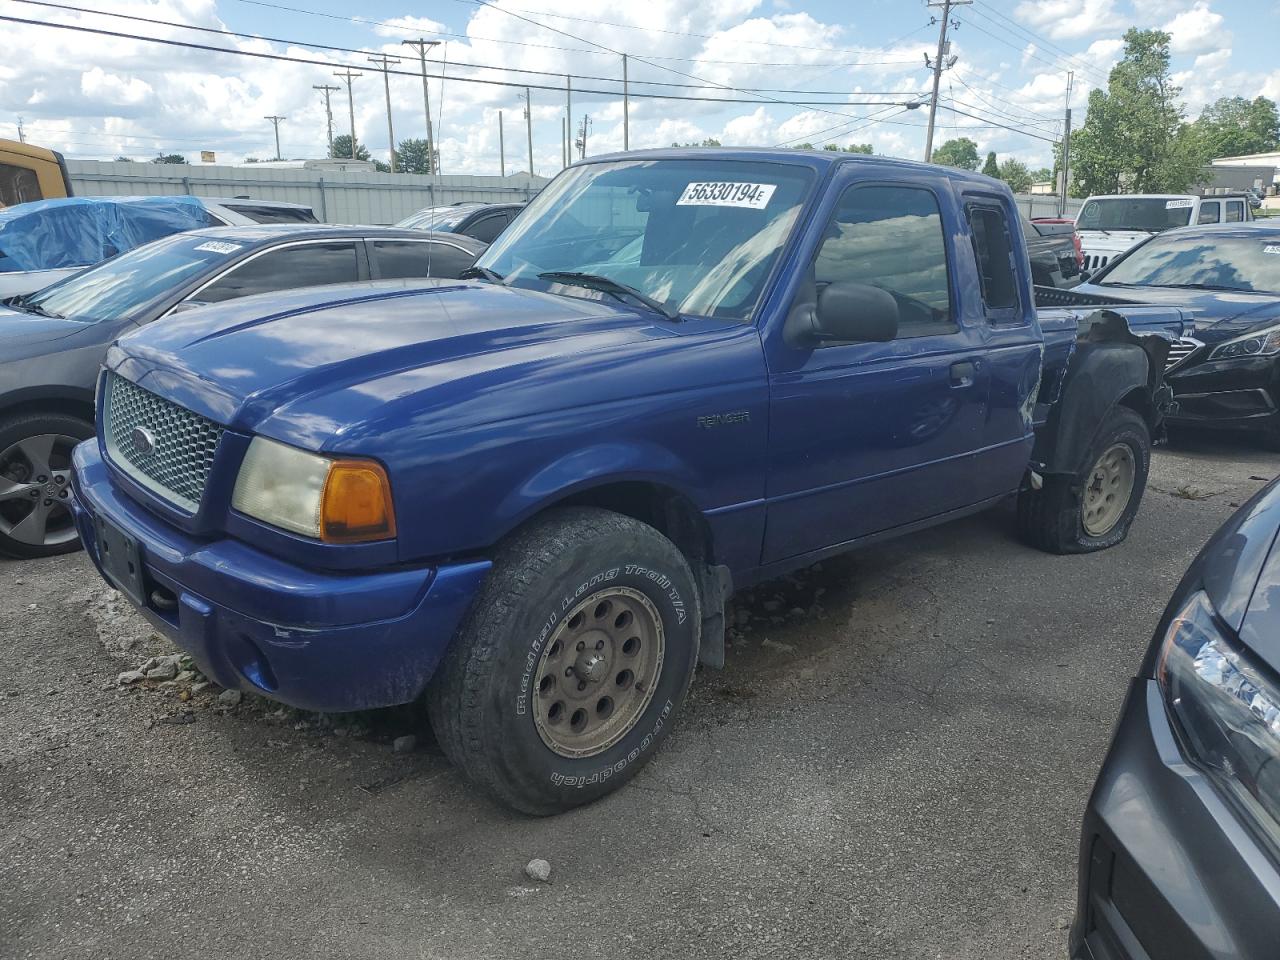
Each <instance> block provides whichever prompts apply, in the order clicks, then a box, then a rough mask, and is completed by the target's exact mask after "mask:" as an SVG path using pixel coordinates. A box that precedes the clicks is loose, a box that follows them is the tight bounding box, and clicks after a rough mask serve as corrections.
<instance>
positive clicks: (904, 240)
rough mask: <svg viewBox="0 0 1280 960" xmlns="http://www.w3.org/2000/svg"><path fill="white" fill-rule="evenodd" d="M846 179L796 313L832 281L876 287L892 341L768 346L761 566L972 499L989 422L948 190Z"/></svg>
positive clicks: (979, 339)
mask: <svg viewBox="0 0 1280 960" xmlns="http://www.w3.org/2000/svg"><path fill="white" fill-rule="evenodd" d="M847 180H848V185H847V186H846V187H845V189H844V190H843V191H842V192H841V193H840V195H839V199H838V200H837V202H836V204H835V208H834V210H832V212H831V213H830V215H829V219H828V223H827V227H826V230H825V231H824V233H823V235H822V237H821V239H820V240H819V241H818V245H817V249H816V250H815V252H814V255H813V257H812V259H811V261H810V263H809V267H808V269H809V270H810V271H811V276H810V277H809V278H808V282H806V283H804V284H802V285H801V290H800V292H799V293H798V294H797V303H798V302H799V301H800V300H801V299H803V298H806V297H814V298H815V302H816V294H817V292H818V291H820V290H821V289H822V287H823V286H825V285H826V284H829V283H833V282H837V281H847V282H853V283H860V284H869V285H873V286H876V287H879V288H881V289H883V290H887V291H888V292H889V293H891V294H892V295H893V296H894V299H895V300H896V301H897V302H898V306H899V311H900V318H901V319H900V323H899V327H898V334H897V337H896V338H895V339H893V340H891V341H889V342H885V343H817V344H815V343H812V342H797V343H787V344H783V343H779V344H778V348H779V349H778V351H777V353H778V355H777V356H776V357H773V358H771V361H770V366H771V390H772V400H771V413H770V423H771V428H770V451H769V457H770V465H769V478H768V503H769V506H768V520H767V528H766V532H765V544H764V555H763V562H764V563H771V562H775V561H779V560H785V559H787V558H790V557H795V556H799V555H802V554H805V553H808V552H811V551H814V550H819V549H822V548H824V547H828V546H833V545H836V544H840V543H844V542H846V541H849V540H854V539H857V538H860V537H865V536H868V535H871V534H874V533H878V532H880V531H882V530H887V529H891V528H893V527H898V526H902V525H904V524H909V523H912V522H915V521H918V520H923V519H926V518H929V517H933V516H937V515H939V514H943V513H946V512H948V511H951V510H955V509H957V508H960V507H964V506H967V505H969V504H972V503H975V502H976V501H978V500H979V499H981V498H980V496H979V493H978V489H977V484H976V483H975V473H976V472H977V471H976V470H975V464H974V460H973V458H972V457H971V456H970V455H971V454H973V453H975V452H976V451H978V450H979V449H980V448H981V446H982V443H983V424H984V421H985V419H986V412H987V389H988V381H989V378H988V374H987V370H986V362H985V353H984V337H983V334H984V325H983V323H982V320H981V318H980V317H979V318H966V317H962V316H960V315H959V307H958V303H959V299H960V298H959V297H958V296H957V292H956V291H957V283H956V277H955V267H956V260H957V257H958V256H959V255H960V250H959V248H958V246H957V237H963V236H964V231H963V227H962V225H960V224H958V223H953V222H950V221H951V219H952V218H953V217H954V209H955V207H954V203H952V202H943V201H944V200H946V201H949V200H950V185H949V184H948V183H947V182H946V181H945V180H942V179H940V178H939V179H932V178H919V179H913V181H912V185H911V186H903V185H901V184H900V183H893V184H888V183H886V184H878V183H875V182H867V181H854V180H853V178H852V176H849V177H847Z"/></svg>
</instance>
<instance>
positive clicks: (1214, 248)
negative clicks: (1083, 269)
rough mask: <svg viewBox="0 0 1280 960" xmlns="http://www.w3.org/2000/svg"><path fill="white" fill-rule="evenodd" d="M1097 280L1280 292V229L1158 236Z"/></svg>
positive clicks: (1118, 283)
mask: <svg viewBox="0 0 1280 960" xmlns="http://www.w3.org/2000/svg"><path fill="white" fill-rule="evenodd" d="M1098 283H1099V284H1100V285H1102V286H1107V285H1120V284H1127V285H1132V286H1139V287H1190V288H1192V289H1208V290H1239V291H1242V292H1245V293H1274V294H1280V231H1276V232H1273V231H1267V233H1266V235H1263V236H1241V235H1240V234H1236V235H1234V236H1231V235H1223V234H1222V233H1221V232H1217V231H1214V232H1212V233H1208V232H1206V233H1200V232H1196V233H1194V234H1192V235H1190V236H1188V235H1187V234H1186V233H1171V234H1169V235H1168V236H1165V237H1156V238H1155V239H1154V240H1151V241H1150V242H1148V243H1145V244H1143V245H1142V246H1141V247H1139V248H1138V249H1137V250H1134V251H1133V252H1132V253H1131V254H1129V256H1127V257H1125V258H1124V259H1123V260H1120V261H1119V262H1117V263H1116V265H1115V266H1114V267H1112V268H1111V269H1110V270H1108V271H1107V272H1106V273H1105V274H1104V275H1103V276H1102V277H1101V278H1099V280H1098Z"/></svg>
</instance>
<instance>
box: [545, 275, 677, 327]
mask: <svg viewBox="0 0 1280 960" xmlns="http://www.w3.org/2000/svg"><path fill="white" fill-rule="evenodd" d="M538 279H539V280H551V281H553V282H555V283H568V284H572V285H573V286H575V287H586V288H587V289H588V290H599V291H600V292H601V293H611V294H613V295H614V296H615V297H617V298H618V299H620V300H621V299H623V298H624V297H630V298H631V299H632V300H635V301H636V302H637V303H640V304H643V305H644V306H646V307H648V308H649V309H650V310H652V311H653V312H654V313H660V314H662V315H663V316H664V317H666V318H667V319H668V320H675V321H679V320H680V314H679V313H677V312H676V311H674V310H672V309H671V308H670V307H668V306H667V305H666V304H665V303H663V302H662V301H661V300H655V299H654V298H653V297H651V296H649V295H648V294H647V293H644V292H643V291H640V290H637V289H636V288H635V287H629V286H627V285H626V284H625V283H621V282H619V281H617V280H613V279H611V278H609V277H602V276H601V275H600V274H598V273H576V272H574V271H572V270H548V271H547V272H546V273H540V274H538Z"/></svg>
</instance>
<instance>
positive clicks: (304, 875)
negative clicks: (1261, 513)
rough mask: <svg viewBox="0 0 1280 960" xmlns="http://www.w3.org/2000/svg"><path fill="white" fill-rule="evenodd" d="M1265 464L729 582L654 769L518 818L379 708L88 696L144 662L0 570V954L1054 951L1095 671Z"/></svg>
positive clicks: (103, 691)
mask: <svg viewBox="0 0 1280 960" xmlns="http://www.w3.org/2000/svg"><path fill="white" fill-rule="evenodd" d="M1277 471H1280V454H1273V453H1267V452H1264V451H1261V450H1259V449H1256V448H1252V447H1248V446H1242V445H1223V444H1210V445H1206V444H1204V443H1203V442H1200V443H1196V444H1194V445H1191V446H1180V447H1178V448H1175V449H1173V450H1169V449H1164V450H1162V451H1160V452H1159V453H1158V454H1157V457H1156V461H1155V466H1154V469H1153V474H1152V478H1151V484H1150V486H1149V488H1148V492H1147V497H1146V500H1145V501H1144V503H1143V506H1142V511H1141V513H1140V515H1139V517H1138V520H1137V522H1136V524H1135V526H1134V528H1133V532H1132V534H1131V536H1130V538H1129V540H1128V542H1127V543H1125V544H1123V545H1122V546H1120V547H1118V548H1116V549H1113V550H1109V551H1106V552H1103V553H1099V554H1092V555H1089V556H1083V557H1053V556H1048V555H1045V554H1041V553H1038V552H1036V551H1034V550H1032V549H1029V548H1027V547H1024V546H1022V545H1021V544H1020V543H1018V542H1017V540H1016V539H1015V538H1014V536H1013V532H1012V527H1013V522H1012V515H1011V512H1010V511H1008V510H1000V511H994V512H992V513H990V514H986V515H983V516H979V517H974V518H971V519H969V520H966V521H961V522H959V523H955V524H952V525H949V526H945V527H941V528H937V529H934V530H931V531H926V532H924V533H921V534H916V535H913V536H910V537H907V538H905V539H902V540H899V541H896V542H893V543H889V544H884V545H881V546H877V547H874V548H871V549H867V550H864V551H862V552H859V553H855V554H852V555H850V556H848V557H844V558H840V559H837V560H834V561H829V562H827V563H824V564H820V565H819V566H817V567H815V568H812V569H810V570H808V571H804V572H803V573H801V574H799V575H796V576H794V577H791V578H784V579H782V580H778V581H773V582H771V583H769V584H765V585H762V586H760V587H759V588H757V589H755V590H752V591H750V592H749V593H746V594H742V595H740V596H739V597H738V598H736V600H735V602H734V609H733V622H734V623H735V624H736V626H735V629H734V634H733V642H732V644H731V646H730V648H729V656H728V665H727V668H726V669H725V670H723V671H719V672H715V671H706V670H702V671H700V673H699V676H698V679H697V680H696V682H695V685H694V688H693V691H692V693H691V695H690V701H689V702H688V704H687V705H686V708H685V710H684V713H683V717H682V719H681V721H680V723H679V725H678V728H677V729H676V730H675V732H674V733H673V735H672V736H671V738H670V740H669V741H668V742H667V745H666V746H665V747H664V749H663V750H662V751H661V752H660V753H659V754H658V755H657V756H656V757H655V759H654V761H653V762H651V763H650V764H649V765H648V766H647V768H646V769H645V770H644V771H643V772H642V773H641V775H640V776H639V777H638V778H637V779H636V780H635V781H634V782H633V783H632V784H631V785H629V786H627V787H626V788H624V789H623V790H622V791H621V792H619V793H616V794H614V795H613V796H611V797H609V798H608V799H606V800H604V801H603V802H601V803H598V804H596V805H594V806H591V807H588V808H585V809H581V810H578V811H575V812H573V813H570V814H567V815H564V816H560V817H555V818H551V819H545V820H531V819H528V818H525V817H521V816H518V815H515V814H512V813H509V812H507V811H505V810H504V809H502V808H500V807H498V806H496V805H495V804H493V803H492V802H490V801H489V800H488V799H486V798H485V797H483V796H481V795H479V794H477V793H476V792H474V791H473V790H471V789H470V788H469V787H468V786H467V785H466V784H465V783H464V782H463V781H462V780H461V778H460V777H459V776H458V775H457V774H456V773H455V772H454V771H453V770H452V769H451V768H450V767H449V765H448V764H447V763H446V762H445V761H444V759H443V758H442V757H441V755H440V754H439V752H438V750H437V749H436V748H435V746H434V744H433V743H432V742H431V740H430V737H429V735H423V734H422V731H421V730H416V728H415V725H416V724H417V723H418V722H419V721H418V718H417V717H416V716H415V715H413V713H412V712H410V711H399V712H387V713H380V714H370V715H361V716H358V717H354V718H351V717H338V718H319V717H315V716H314V715H303V714H299V713H296V712H295V711H292V710H287V709H284V710H281V709H278V707H277V705H275V704H272V703H270V702H268V701H264V700H256V699H254V698H246V699H245V701H244V702H243V703H241V704H239V705H235V706H231V705H228V704H225V703H223V702H221V701H219V700H218V698H217V693H218V691H217V690H216V688H211V689H208V690H203V691H201V692H198V693H196V694H195V695H194V696H191V695H190V684H189V683H186V682H178V683H171V684H169V685H163V684H162V683H160V682H159V681H145V682H143V683H137V684H131V685H128V686H123V687H122V686H120V685H118V684H117V682H116V676H117V674H118V673H120V672H121V671H126V670H130V669H132V668H135V667H137V666H139V665H140V664H142V663H143V662H144V661H145V660H146V659H147V658H148V657H151V656H155V655H163V654H166V653H171V652H173V651H172V650H171V649H170V648H169V647H168V646H167V645H166V644H164V643H161V642H158V641H157V639H156V638H154V637H153V636H152V635H151V633H150V631H149V630H148V629H147V628H146V626H145V625H144V624H143V623H142V622H141V621H139V620H138V619H137V618H135V617H134V615H133V614H132V613H131V612H130V611H129V610H128V609H127V608H126V607H125V606H124V605H123V604H122V603H121V601H120V600H119V599H118V598H117V597H115V596H113V595H112V593H111V592H110V591H109V590H107V589H106V588H105V587H103V586H102V585H101V584H100V583H99V582H98V580H97V577H96V574H94V572H93V571H92V569H91V567H90V565H89V563H88V562H87V561H86V560H85V559H84V557H83V556H80V555H74V556H68V557H62V558H57V559H54V560H50V561H41V562H29V561H28V562H16V561H4V560H0V957H5V958H9V957H33V958H40V960H52V958H64V957H66V958H80V957H94V958H104V957H109V958H130V960H132V958H146V957H155V958H165V960H173V958H181V957H201V958H220V957H232V956H241V957H253V958H295V957H296V958H307V960H318V958H330V957H332V958H344V960H348V958H397V960H399V958H441V960H445V958H447V960H473V958H474V960H505V958H526V957H557V958H578V957H583V958H586V957H593V958H632V957H638V958H650V957H652V958H664V960H683V958H704V957H707V958H709V957H731V958H735V960H745V958H771V960H774V958H791V957H796V958H806V960H810V958H841V960H845V958H860V957H865V958H875V960H889V958H912V960H916V958H931V957H941V958H947V960H953V958H954V960H960V958H975V960H976V958H982V960H991V958H1021V957H1035V958H1040V957H1053V958H1064V957H1065V955H1066V948H1065V943H1066V935H1067V925H1068V921H1069V918H1070V916H1071V913H1072V910H1073V908H1074V901H1075V860H1076V846H1077V842H1078V831H1079V820H1080V815H1081V813H1082V811H1083V808H1084V803H1085V799H1086V797H1087V795H1088V791H1089V788H1090V786H1091V784H1092V781H1093V777H1094V775H1095V773H1096V771H1097V768H1098V765H1099V763H1100V761H1101V759H1102V756H1103V753H1104V751H1105V749H1106V745H1107V742H1108V738H1109V735H1110V730H1111V726H1112V724H1113V722H1114V720H1115V717H1116V714H1117V711H1118V709H1119V706H1120V701H1121V698H1122V697H1123V694H1124V689H1125V684H1126V682H1127V680H1128V678H1129V676H1130V675H1131V673H1132V672H1133V671H1134V669H1135V668H1136V666H1137V664H1138V661H1139V659H1140V657H1141V654H1142V651H1143V650H1144V648H1145V646H1146V644H1147V642H1148V639H1149V637H1150V633H1151V630H1152V628H1153V627H1154V625H1155V622H1156V620H1157V618H1158V616H1159V613H1160V611H1161V609H1162V608H1163V606H1164V604H1165V602H1166V600H1167V599H1168V596H1169V594H1170V592H1171V591H1172V589H1173V587H1174V585H1175V584H1176V582H1177V580H1178V578H1179V577H1180V576H1181V574H1182V571H1183V570H1184V569H1185V567H1186V566H1187V564H1188V563H1189V562H1190V560H1191V558H1192V557H1193V556H1194V554H1195V552H1196V551H1197V550H1198V549H1199V548H1200V546H1201V545H1202V544H1203V543H1204V541H1205V540H1206V539H1207V538H1208V537H1209V535H1210V534H1211V533H1212V532H1213V531H1214V529H1215V528H1216V527H1217V526H1218V525H1219V524H1220V523H1221V522H1222V521H1223V520H1225V519H1226V518H1227V516H1228V515H1229V514H1230V513H1231V512H1232V510H1233V508H1234V507H1235V506H1236V505H1238V504H1239V503H1241V502H1243V500H1245V499H1247V498H1248V497H1249V496H1250V495H1251V494H1252V493H1253V492H1255V491H1256V490H1257V489H1259V488H1260V487H1261V486H1262V483H1263V482H1264V481H1265V480H1267V479H1270V478H1271V477H1273V476H1275V475H1276V473H1277ZM188 696H190V699H183V698H184V697H188ZM415 730H416V732H418V733H419V739H418V744H417V746H416V748H415V749H413V750H411V751H407V752H396V751H395V750H393V748H392V745H391V744H392V741H393V739H394V738H396V737H398V736H401V735H404V734H408V733H412V732H415ZM535 857H536V858H544V859H546V860H547V861H549V862H550V864H551V867H552V875H551V880H550V882H549V883H537V882H534V881H531V880H529V879H528V878H527V877H525V875H524V873H523V870H524V867H525V864H526V863H527V862H528V861H529V860H531V859H532V858H535Z"/></svg>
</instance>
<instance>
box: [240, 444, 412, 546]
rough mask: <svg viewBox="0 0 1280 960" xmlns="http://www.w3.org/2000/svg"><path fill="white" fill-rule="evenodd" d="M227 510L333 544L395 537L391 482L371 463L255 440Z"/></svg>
mask: <svg viewBox="0 0 1280 960" xmlns="http://www.w3.org/2000/svg"><path fill="white" fill-rule="evenodd" d="M231 506H232V507H234V508H235V509H236V510H239V511H240V512H241V513H244V514H248V515H249V516H251V517H255V518H257V519H258V520H261V521H263V522H264V523H269V524H271V525H272V526H275V527H280V528H281V529H283V530H289V531H291V532H293V533H300V534H302V535H303V536H306V537H315V538H317V539H319V540H325V541H328V542H332V543H351V542H355V541H361V540H385V539H387V538H389V537H394V536H395V534H396V521H395V511H394V510H393V508H392V503H391V484H390V483H389V482H388V480H387V474H386V471H385V470H383V469H382V467H381V465H379V464H377V463H375V462H374V461H372V460H338V459H334V458H331V457H325V456H321V455H320V454H317V453H308V452H307V451H305V450H299V449H298V448H297V447H290V446H288V445H286V444H283V443H277V442H276V441H275V440H268V439H267V438H266V437H254V438H253V440H252V442H250V444H249V450H248V452H247V453H246V454H245V457H244V462H243V463H242V464H240V474H239V476H237V477H236V487H235V491H234V492H233V493H232V495H231Z"/></svg>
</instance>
